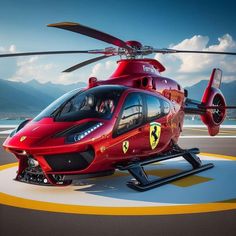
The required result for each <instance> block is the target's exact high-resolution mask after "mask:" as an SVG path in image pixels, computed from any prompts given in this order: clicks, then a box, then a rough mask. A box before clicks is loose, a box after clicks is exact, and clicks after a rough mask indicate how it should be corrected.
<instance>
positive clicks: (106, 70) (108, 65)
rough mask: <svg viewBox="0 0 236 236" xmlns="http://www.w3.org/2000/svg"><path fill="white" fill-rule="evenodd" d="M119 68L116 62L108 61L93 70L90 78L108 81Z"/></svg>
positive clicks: (97, 65)
mask: <svg viewBox="0 0 236 236" xmlns="http://www.w3.org/2000/svg"><path fill="white" fill-rule="evenodd" d="M116 67H117V63H116V61H106V62H100V63H97V64H96V65H95V66H93V68H92V73H91V74H90V76H95V77H97V78H98V79H99V80H104V79H107V78H108V77H109V76H111V74H112V73H113V72H114V71H115V69H116Z"/></svg>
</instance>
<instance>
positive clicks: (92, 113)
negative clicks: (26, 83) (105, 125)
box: [34, 85, 125, 122]
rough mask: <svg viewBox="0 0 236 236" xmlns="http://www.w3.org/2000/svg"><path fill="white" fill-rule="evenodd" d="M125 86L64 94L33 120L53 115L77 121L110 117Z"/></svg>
mask: <svg viewBox="0 0 236 236" xmlns="http://www.w3.org/2000/svg"><path fill="white" fill-rule="evenodd" d="M124 90H125V87H122V86H116V85H104V86H97V87H94V88H92V89H88V90H85V91H83V90H80V91H78V90H77V91H72V92H70V93H67V94H65V95H64V96H62V97H61V98H59V99H58V100H56V101H55V102H53V103H52V104H51V105H49V106H48V107H47V108H46V109H45V110H43V111H42V112H41V113H40V114H39V115H38V116H37V117H35V119H34V120H35V121H39V120H41V119H42V118H44V117H53V118H54V120H55V121H59V122H60V121H77V120H81V119H86V118H101V119H110V118H111V117H112V115H113V112H114V110H115V107H116V106H117V103H118V101H119V98H120V96H121V94H122V92H123V91H124Z"/></svg>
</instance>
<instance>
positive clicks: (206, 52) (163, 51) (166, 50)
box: [152, 48, 236, 56]
mask: <svg viewBox="0 0 236 236" xmlns="http://www.w3.org/2000/svg"><path fill="white" fill-rule="evenodd" d="M152 52H156V53H163V54H167V53H200V54H221V55H234V56H235V55H236V52H218V51H195V50H176V49H169V48H163V49H153V51H152Z"/></svg>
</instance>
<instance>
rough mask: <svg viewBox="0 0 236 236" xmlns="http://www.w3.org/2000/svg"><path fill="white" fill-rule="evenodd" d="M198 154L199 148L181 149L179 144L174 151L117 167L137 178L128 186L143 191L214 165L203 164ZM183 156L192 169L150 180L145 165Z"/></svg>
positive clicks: (128, 183)
mask: <svg viewBox="0 0 236 236" xmlns="http://www.w3.org/2000/svg"><path fill="white" fill-rule="evenodd" d="M197 154H199V149H198V148H192V149H186V150H185V149H181V148H180V147H179V146H175V147H174V149H173V151H171V152H168V153H166V154H163V155H159V156H152V157H150V158H149V159H146V160H144V161H137V162H133V163H130V164H128V165H119V166H117V168H118V169H119V170H121V171H124V170H128V171H129V173H130V174H131V175H132V176H133V177H134V178H135V180H134V181H129V182H127V186H128V187H130V188H132V189H134V190H137V191H141V192H142V191H147V190H149V189H152V188H156V187H159V186H161V185H164V184H167V183H170V182H172V181H175V180H178V179H181V178H184V177H187V176H189V175H193V174H196V173H199V172H201V171H204V170H207V169H210V168H212V167H214V164H212V163H208V164H205V165H202V163H201V160H200V159H199V157H198V156H197ZM181 156H182V157H183V158H184V159H185V160H186V161H187V162H189V163H190V164H191V166H192V169H190V170H185V171H182V172H180V173H178V174H175V175H171V176H168V177H164V178H158V179H155V180H150V179H149V178H148V175H147V174H146V172H145V170H144V167H143V166H146V165H149V164H152V163H155V162H160V161H164V160H168V159H172V158H176V157H181Z"/></svg>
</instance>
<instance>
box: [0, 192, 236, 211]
mask: <svg viewBox="0 0 236 236" xmlns="http://www.w3.org/2000/svg"><path fill="white" fill-rule="evenodd" d="M0 199H1V204H4V205H8V206H14V207H20V208H26V209H33V210H41V211H51V212H62V213H73V214H85V215H173V214H190V213H191V214H192V213H200V212H202V213H203V212H215V211H224V210H232V209H236V203H235V201H236V200H235V199H234V200H232V199H231V200H230V201H225V202H216V203H204V204H194V205H180V206H176V205H175V206H158V207H156V206H154V207H153V206H150V207H95V206H79V205H67V204H57V203H50V202H41V201H35V200H28V199H24V198H19V197H14V196H11V195H7V194H4V193H0Z"/></svg>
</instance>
